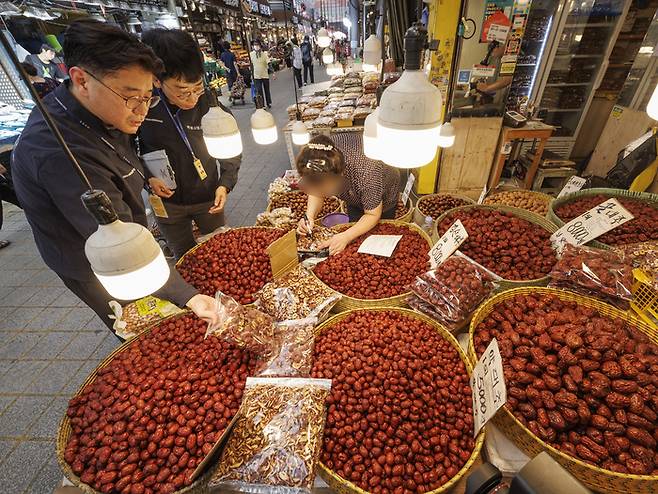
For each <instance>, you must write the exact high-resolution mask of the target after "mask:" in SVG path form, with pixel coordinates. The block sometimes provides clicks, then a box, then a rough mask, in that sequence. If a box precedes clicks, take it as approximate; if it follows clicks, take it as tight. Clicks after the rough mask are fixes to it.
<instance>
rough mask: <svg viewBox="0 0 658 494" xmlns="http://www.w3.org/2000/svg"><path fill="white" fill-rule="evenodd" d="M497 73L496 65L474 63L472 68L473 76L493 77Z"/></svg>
mask: <svg viewBox="0 0 658 494" xmlns="http://www.w3.org/2000/svg"><path fill="white" fill-rule="evenodd" d="M494 75H496V67H495V66H494V65H473V67H472V68H471V77H493V76H494Z"/></svg>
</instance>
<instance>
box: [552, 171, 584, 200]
mask: <svg viewBox="0 0 658 494" xmlns="http://www.w3.org/2000/svg"><path fill="white" fill-rule="evenodd" d="M585 182H587V179H586V178H583V177H577V176H576V175H574V176H572V177H571V178H570V179H569V180H567V183H566V184H564V187H562V190H561V191H560V193H559V194H558V195H557V198H558V199H559V198H560V197H562V196H566V195H567V194H571V193H572V192H576V191H578V190H580V189H582V188H583V185H585Z"/></svg>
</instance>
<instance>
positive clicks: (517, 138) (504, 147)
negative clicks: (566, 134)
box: [488, 120, 555, 189]
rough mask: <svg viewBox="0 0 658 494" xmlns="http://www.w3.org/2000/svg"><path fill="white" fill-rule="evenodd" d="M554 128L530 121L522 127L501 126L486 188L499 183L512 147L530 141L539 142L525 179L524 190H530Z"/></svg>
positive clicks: (491, 187)
mask: <svg viewBox="0 0 658 494" xmlns="http://www.w3.org/2000/svg"><path fill="white" fill-rule="evenodd" d="M554 130H555V127H553V126H551V125H547V124H545V123H543V122H539V121H534V120H530V121H528V122H527V123H526V124H525V125H524V126H523V127H518V128H514V127H507V126H503V130H502V132H501V134H500V139H499V143H498V151H496V156H495V157H494V161H493V169H492V171H491V174H490V175H489V182H488V188H489V189H493V188H494V187H496V186H497V185H498V182H500V176H501V174H502V173H503V168H504V167H505V162H506V161H507V159H508V158H509V157H510V156H511V155H512V147H513V146H514V145H517V146H518V145H520V144H521V142H522V141H524V140H532V141H533V145H534V143H536V141H537V140H539V144H538V146H537V149H536V150H535V152H534V154H533V158H532V162H531V163H530V168H529V169H528V171H527V173H526V177H525V186H526V189H530V187H531V186H532V181H533V180H534V178H535V174H536V173H537V168H539V162H540V161H541V156H542V154H543V152H544V147H545V146H546V141H548V139H550V137H551V136H552V135H553V131H554Z"/></svg>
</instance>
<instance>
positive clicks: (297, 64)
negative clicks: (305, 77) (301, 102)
mask: <svg viewBox="0 0 658 494" xmlns="http://www.w3.org/2000/svg"><path fill="white" fill-rule="evenodd" d="M290 42H291V43H292V71H293V73H294V74H295V80H296V81H297V87H298V88H299V89H301V88H302V50H301V49H300V48H299V45H298V44H297V38H293V39H291V40H290Z"/></svg>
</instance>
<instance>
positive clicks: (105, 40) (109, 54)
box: [64, 19, 162, 76]
mask: <svg viewBox="0 0 658 494" xmlns="http://www.w3.org/2000/svg"><path fill="white" fill-rule="evenodd" d="M64 63H66V65H67V66H68V67H82V68H84V69H88V70H89V71H91V72H92V73H93V74H94V75H96V76H104V75H107V74H109V73H111V72H115V71H117V70H121V69H123V68H127V67H131V66H134V65H138V66H140V67H141V68H142V69H144V70H145V71H147V72H150V73H152V74H154V75H156V76H157V75H159V74H160V73H161V72H162V62H161V61H160V60H159V59H158V57H156V56H155V53H153V50H151V48H149V47H148V46H146V45H145V44H143V43H142V42H140V41H139V39H137V37H136V36H135V35H133V34H130V33H127V32H125V31H123V30H121V29H120V28H118V27H116V26H113V25H111V24H106V23H104V22H99V21H96V20H93V19H81V20H79V21H75V22H74V23H72V24H71V25H70V26H69V27H68V28H67V29H66V32H65V33H64Z"/></svg>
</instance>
